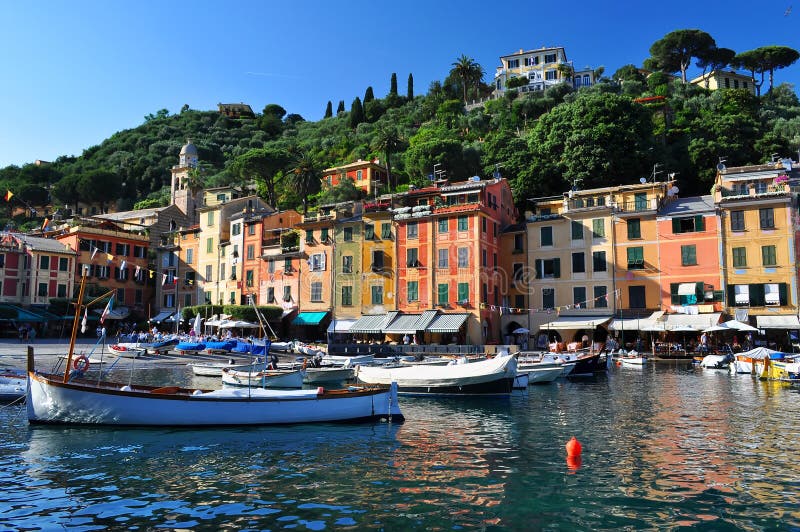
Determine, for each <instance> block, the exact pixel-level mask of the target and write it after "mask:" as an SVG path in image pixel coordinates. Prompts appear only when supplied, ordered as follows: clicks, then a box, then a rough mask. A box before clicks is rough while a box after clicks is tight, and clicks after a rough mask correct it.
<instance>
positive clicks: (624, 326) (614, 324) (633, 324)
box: [608, 310, 664, 331]
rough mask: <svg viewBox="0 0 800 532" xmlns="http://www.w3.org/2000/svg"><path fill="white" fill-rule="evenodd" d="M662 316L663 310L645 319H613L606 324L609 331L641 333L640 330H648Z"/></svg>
mask: <svg viewBox="0 0 800 532" xmlns="http://www.w3.org/2000/svg"><path fill="white" fill-rule="evenodd" d="M663 315H664V311H663V310H658V311H656V312H653V313H652V314H650V315H649V316H648V317H646V318H626V319H620V318H614V319H613V320H611V323H609V324H608V328H609V330H611V331H641V330H642V329H649V328H650V327H652V326H653V324H654V323H655V322H656V320H658V319H659V318H660V317H661V316H663Z"/></svg>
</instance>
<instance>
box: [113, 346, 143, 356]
mask: <svg viewBox="0 0 800 532" xmlns="http://www.w3.org/2000/svg"><path fill="white" fill-rule="evenodd" d="M108 350H109V351H111V352H112V353H114V354H115V355H117V356H118V357H123V358H137V357H140V356H142V355H143V354H144V353H145V350H144V349H142V348H140V347H134V346H130V347H128V346H125V345H122V344H112V345H109V346H108Z"/></svg>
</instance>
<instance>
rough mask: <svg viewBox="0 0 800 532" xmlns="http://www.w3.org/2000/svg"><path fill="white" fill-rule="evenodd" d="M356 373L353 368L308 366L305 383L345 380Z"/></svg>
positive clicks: (304, 378)
mask: <svg viewBox="0 0 800 532" xmlns="http://www.w3.org/2000/svg"><path fill="white" fill-rule="evenodd" d="M354 375H355V371H354V369H353V368H306V375H305V377H303V384H324V383H331V382H344V381H347V380H350V379H352V378H353V376H354Z"/></svg>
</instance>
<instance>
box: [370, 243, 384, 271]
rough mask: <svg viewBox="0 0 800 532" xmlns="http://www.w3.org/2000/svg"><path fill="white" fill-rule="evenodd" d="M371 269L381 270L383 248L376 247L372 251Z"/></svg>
mask: <svg viewBox="0 0 800 532" xmlns="http://www.w3.org/2000/svg"><path fill="white" fill-rule="evenodd" d="M372 271H373V272H382V271H383V250H380V249H377V250H375V251H373V252H372Z"/></svg>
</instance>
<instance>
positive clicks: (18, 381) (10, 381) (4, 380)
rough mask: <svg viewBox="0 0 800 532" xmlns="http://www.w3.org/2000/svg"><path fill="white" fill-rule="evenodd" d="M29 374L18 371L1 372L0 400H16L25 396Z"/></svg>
mask: <svg viewBox="0 0 800 532" xmlns="http://www.w3.org/2000/svg"><path fill="white" fill-rule="evenodd" d="M26 379H27V376H26V375H25V373H21V372H17V371H2V372H0V401H3V402H6V401H16V400H17V399H20V398H22V397H25V386H26Z"/></svg>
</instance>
